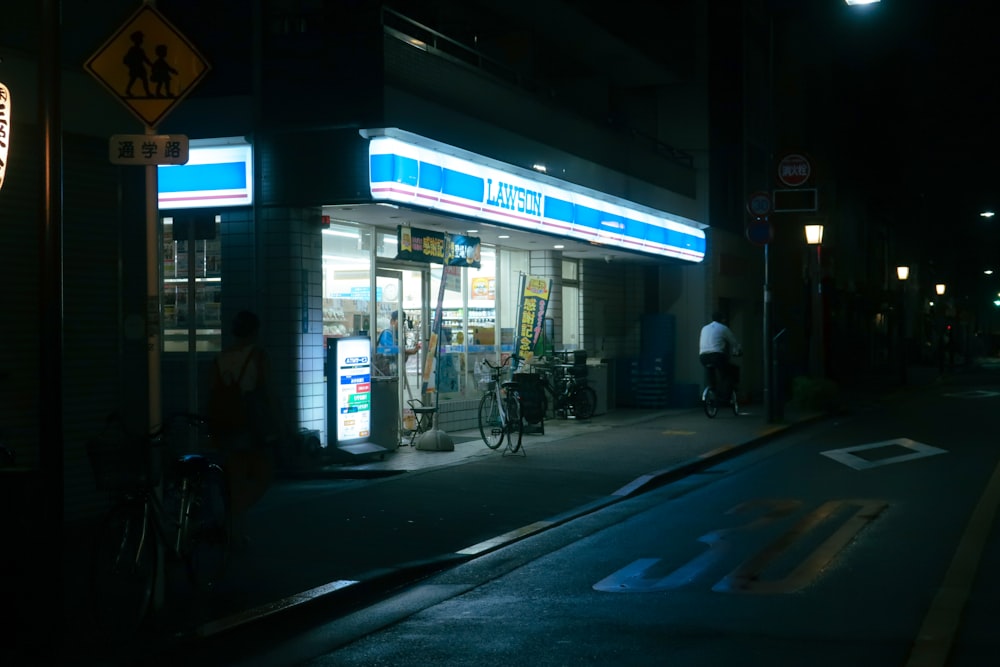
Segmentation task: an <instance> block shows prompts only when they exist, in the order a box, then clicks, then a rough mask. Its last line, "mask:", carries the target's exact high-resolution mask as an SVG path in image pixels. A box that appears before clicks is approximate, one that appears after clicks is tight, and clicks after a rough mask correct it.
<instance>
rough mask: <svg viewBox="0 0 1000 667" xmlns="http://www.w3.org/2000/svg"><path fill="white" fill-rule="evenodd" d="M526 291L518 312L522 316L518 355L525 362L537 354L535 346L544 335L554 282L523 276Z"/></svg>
mask: <svg viewBox="0 0 1000 667" xmlns="http://www.w3.org/2000/svg"><path fill="white" fill-rule="evenodd" d="M521 279H522V281H523V285H524V289H522V290H521V297H520V298H521V303H520V305H519V306H518V308H517V312H518V313H520V314H521V318H520V320H519V324H518V335H517V354H518V356H520V357H523V358H524V360H525V361H528V360H529V359H531V357H532V355H533V354H534V353H535V345H537V344H538V339H539V338H540V337H541V335H542V323H543V322H545V309H546V308H548V305H549V295H550V294H551V293H552V281H551V280H549V279H547V278H543V277H541V276H521Z"/></svg>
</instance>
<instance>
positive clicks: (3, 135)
mask: <svg viewBox="0 0 1000 667" xmlns="http://www.w3.org/2000/svg"><path fill="white" fill-rule="evenodd" d="M9 147H10V90H8V89H7V86H5V85H3V84H2V83H0V188H2V187H3V177H4V176H5V175H6V174H7V149H8V148H9Z"/></svg>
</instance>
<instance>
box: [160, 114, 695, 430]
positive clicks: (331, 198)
mask: <svg viewBox="0 0 1000 667" xmlns="http://www.w3.org/2000/svg"><path fill="white" fill-rule="evenodd" d="M351 135H352V136H350V137H346V136H344V135H343V134H342V135H341V137H340V139H339V140H338V141H337V142H336V146H335V147H334V146H330V148H331V151H330V154H331V155H333V156H334V158H333V159H332V160H331V162H332V164H327V165H326V167H325V170H321V171H322V172H323V173H322V174H320V175H317V174H311V175H310V176H309V177H308V178H305V177H303V176H302V171H301V168H298V169H297V168H296V164H295V160H294V159H293V156H294V149H295V146H296V144H297V143H298V142H300V141H302V139H301V138H299V139H298V140H296V139H291V140H289V139H287V138H286V140H284V141H276V142H270V143H269V142H266V141H261V142H259V144H260V145H258V146H254V147H252V149H253V150H251V147H250V146H249V145H245V146H244V145H242V144H239V149H240V150H242V149H246V150H247V151H249V152H248V153H247V156H248V159H247V163H246V165H245V166H246V169H243V170H241V168H240V166H239V165H238V164H233V161H232V160H231V158H232V156H233V155H234V154H235V153H234V151H235V150H237V149H236V148H234V145H233V144H232V143H231V142H230V143H228V144H226V145H225V147H226V148H227V149H228V150H229V152H228V153H225V154H221V153H220V154H219V155H222V156H223V157H224V158H225V160H227V161H229V164H228V167H227V168H225V169H223V170H220V171H219V172H218V174H217V177H218V178H219V179H220V180H219V182H218V183H217V186H218V187H213V181H212V178H214V177H213V176H212V175H211V174H212V170H211V169H210V168H207V167H206V166H205V159H204V158H203V156H202V155H201V151H200V148H201V147H198V146H195V145H192V151H191V152H192V164H190V165H186V166H182V167H161V168H160V172H161V184H162V183H166V184H171V183H173V184H177V183H179V182H183V181H184V179H182V178H180V177H179V175H180V174H182V173H183V171H182V170H187V169H191V168H192V167H195V168H198V169H200V174H199V176H198V179H197V180H196V182H197V183H199V184H200V186H201V188H202V189H201V190H200V191H193V190H189V191H184V192H183V193H182V194H180V195H179V194H178V191H177V189H176V187H173V188H172V189H173V191H172V192H168V191H165V190H169V189H170V188H166V189H164V188H163V187H162V186H161V193H160V202H161V210H163V218H164V258H165V264H164V275H165V276H166V277H165V280H164V308H165V310H166V309H167V308H169V307H171V306H173V312H174V313H178V314H179V313H181V312H182V311H183V313H184V314H183V322H184V327H180V326H177V327H175V328H174V329H173V330H171V331H168V332H166V333H165V340H167V341H168V347H167V349H166V350H165V353H166V354H168V355H169V354H175V355H179V356H185V357H191V356H194V357H199V356H200V357H202V358H204V357H206V356H207V355H208V353H210V352H212V351H213V350H216V349H218V348H219V347H220V346H221V345H222V339H223V327H222V324H223V323H224V322H226V321H227V320H228V318H229V317H230V316H231V314H232V313H234V312H235V311H236V310H238V309H239V308H242V307H248V306H249V307H253V308H255V309H257V310H258V311H260V312H261V314H262V317H263V320H264V322H265V328H266V331H265V342H266V343H267V344H268V345H269V347H270V348H271V351H272V355H276V356H277V359H276V365H277V367H278V368H279V369H281V372H279V374H278V376H279V380H278V381H279V382H282V383H283V384H284V385H285V386H284V390H283V391H282V395H283V396H284V397H285V398H284V400H285V401H286V403H287V404H286V406H285V408H286V411H287V412H288V414H289V415H290V416H291V417H292V420H293V422H294V424H295V425H297V426H298V427H300V428H305V429H313V430H315V431H318V432H319V433H320V434H321V440H322V444H323V445H324V446H328V445H334V444H336V443H335V442H333V441H334V439H335V436H334V435H333V434H332V431H331V427H332V424H331V423H330V422H331V421H332V418H331V415H330V414H329V413H328V403H329V401H328V398H327V397H328V392H327V391H326V387H325V384H324V383H325V381H326V378H325V375H324V366H325V364H324V359H325V356H324V355H325V349H326V348H327V347H328V346H329V344H330V339H331V338H342V337H352V336H367V337H368V338H369V339H370V340H371V352H372V359H373V362H377V363H373V366H372V375H373V378H372V379H373V383H377V382H378V381H383V380H390V381H392V382H393V384H392V387H393V389H392V393H393V394H394V400H393V401H391V403H390V404H389V405H391V407H389V408H388V412H390V413H393V414H391V416H390V415H385V414H378V415H374V416H373V419H372V421H373V423H377V424H380V425H383V426H384V424H385V423H387V422H390V427H389V428H381V430H380V429H374V430H376V431H378V432H376V433H373V438H375V439H377V440H380V441H381V442H379V443H378V444H380V445H382V446H387V447H395V446H396V444H398V438H399V432H400V427H401V426H404V425H405V422H404V420H405V416H406V415H405V413H406V408H407V405H408V404H409V402H410V401H411V400H413V399H417V400H422V401H424V402H425V403H432V404H435V405H438V406H439V414H440V419H439V426H441V427H442V428H444V429H452V430H456V429H463V428H474V427H475V419H476V415H475V408H476V405H477V401H478V397H479V395H480V391H481V387H480V384H479V380H480V379H481V362H482V361H483V360H484V359H489V360H491V361H499V360H500V359H501V358H502V356H503V355H504V354H509V353H510V352H512V351H514V350H515V349H517V350H519V351H520V352H521V353H522V355H524V356H531V355H532V354H544V353H551V351H552V350H573V349H579V350H586V349H587V347H588V344H587V341H588V336H589V334H588V331H587V324H586V323H587V321H588V317H587V309H588V299H587V292H588V290H594V289H605V290H606V289H607V287H606V286H605V288H601V286H600V285H598V284H597V283H596V282H595V281H596V280H598V278H596V277H594V276H587V275H585V271H584V266H585V262H584V259H583V258H585V257H588V256H589V257H595V256H596V257H599V258H603V261H604V262H609V263H610V262H612V261H614V262H615V263H616V264H615V265H614V266H619V267H620V266H623V265H625V264H627V263H629V262H631V261H648V260H650V259H652V260H654V261H660V262H670V263H674V264H690V265H693V264H698V263H700V262H701V261H702V260H703V259H704V257H705V233H704V225H702V224H700V223H698V222H695V221H694V220H692V219H690V218H686V217H684V216H680V215H675V214H671V213H668V212H665V211H659V210H655V209H652V208H649V207H646V206H642V205H639V204H636V203H634V202H630V201H626V200H624V199H621V198H617V197H613V196H610V195H607V194H605V193H601V192H599V191H596V190H594V189H590V188H585V187H581V186H579V185H576V184H573V183H570V182H568V181H565V180H560V179H557V178H554V177H552V176H549V175H547V174H545V173H540V172H539V171H538V170H533V169H528V168H522V167H516V166H513V165H510V164H506V163H502V162H499V161H497V160H493V159H491V158H488V157H485V156H482V155H478V154H475V153H472V152H469V151H466V150H463V149H460V148H457V147H454V146H450V145H447V144H443V143H440V142H436V141H433V140H431V139H428V138H425V137H422V136H418V135H416V134H412V133H409V132H405V131H401V130H398V129H393V128H382V129H369V130H361V131H360V132H358V131H353V132H352V133H351ZM237 143H239V142H237ZM206 148H207V147H206ZM215 148H216V149H218V146H216V147H215ZM333 148H335V149H336V150H332V149H333ZM254 153H256V155H255V154H254ZM195 162H197V163H198V164H194V163H195ZM235 162H237V163H239V160H236V161H235ZM168 170H180V171H178V172H177V174H176V175H175V174H170V173H169V172H168ZM223 178H225V179H226V180H225V182H223V180H222V179H223ZM240 178H245V179H246V182H245V183H244V184H243V185H244V186H245V187H246V191H245V192H244V191H241V195H240V196H245V197H246V201H245V202H230V201H227V204H235V206H225V207H224V206H221V205H220V204H219V202H220V201H223V200H225V199H226V198H228V197H232V196H233V192H234V191H239V190H240V183H238V181H239V180H240ZM309 182H311V183H313V184H314V185H313V186H312V189H310V186H309ZM255 185H256V187H257V188H258V189H259V191H260V192H262V193H263V195H262V196H257V197H255V196H254V194H253V190H254V186H255ZM223 186H225V187H223ZM213 190H216V191H215V192H213ZM181 200H183V203H178V202H181ZM198 202H202V204H201V205H200V207H199V204H198ZM206 204H208V205H206ZM181 206H184V207H189V208H188V210H187V211H186V212H193V213H196V214H197V215H199V216H200V217H201V219H202V221H203V222H202V223H201V224H202V227H203V228H205V227H206V225H208V224H209V223H208V222H207V220H208V219H209V218H211V220H212V222H211V225H210V226H211V227H212V229H211V230H210V232H209V230H207V228H206V229H204V230H203V231H204V232H205V233H204V234H201V233H199V232H196V231H192V229H193V226H191V225H187V223H184V225H183V234H187V235H188V237H187V238H182V234H181V233H179V232H178V230H179V229H180V228H179V227H175V224H176V222H175V220H174V218H177V219H178V220H180V219H182V218H183V217H184V216H176V215H175V216H171V215H169V213H170V211H169V208H171V207H176V208H179V207H181ZM199 235H203V236H205V237H206V238H195V237H197V236H199ZM168 243H169V244H171V245H170V246H169V247H168ZM189 249H190V250H191V251H192V252H191V253H189V252H188V250H189ZM188 255H190V260H191V261H189V258H188ZM192 271H193V272H194V275H193V276H192V275H190V273H191V272H192ZM601 280H604V281H609V280H611V281H614V280H615V277H614V276H613V275H612V276H607V275H606V276H604V277H603V278H601ZM619 280H620V272H619ZM171 281H173V282H171ZM199 285H200V287H199ZM620 288H621V286H618V285H616V286H615V289H620ZM187 290H190V291H187ZM185 291H187V292H186V293H184V294H183V296H181V292H185ZM526 294H527V295H528V296H529V298H525V295H526ZM539 295H541V296H542V297H543V298H541V300H539V298H538V297H539ZM532 297H533V298H532ZM539 303H542V304H543V308H542V312H538V304H539ZM526 309H531V312H530V313H527V312H526ZM394 313H395V314H396V318H395V319H393V314H394ZM164 321H165V322H168V323H169V322H174V321H177V322H180V321H181V319H180V317H178V319H176V320H175V319H172V317H171V313H165V318H164ZM387 331H391V335H389V334H386V332H387ZM380 341H381V343H380ZM592 356H593V360H594V361H595V362H599V361H600V357H599V355H598V354H594V355H592ZM187 366H188V367H191V366H192V364H191V363H189V364H187ZM192 399H193V400H192ZM188 400H189V402H192V403H194V406H193V407H197V405H198V403H199V400H198V398H197V397H191V396H189V399H188ZM380 404H381V405H380ZM383 405H386V404H385V402H384V401H383V400H379V401H376V402H375V404H374V406H373V407H374V409H375V410H376V411H378V410H379V409H380V408H382V406H383ZM382 411H383V412H385V411H386V409H385V408H382Z"/></svg>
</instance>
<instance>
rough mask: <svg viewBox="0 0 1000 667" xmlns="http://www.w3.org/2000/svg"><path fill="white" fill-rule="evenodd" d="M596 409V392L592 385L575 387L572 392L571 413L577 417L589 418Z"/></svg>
mask: <svg viewBox="0 0 1000 667" xmlns="http://www.w3.org/2000/svg"><path fill="white" fill-rule="evenodd" d="M596 409H597V392H596V391H594V389H593V387H577V388H576V391H574V392H573V415H574V416H575V417H576V418H577V419H590V418H591V417H593V416H594V410H596Z"/></svg>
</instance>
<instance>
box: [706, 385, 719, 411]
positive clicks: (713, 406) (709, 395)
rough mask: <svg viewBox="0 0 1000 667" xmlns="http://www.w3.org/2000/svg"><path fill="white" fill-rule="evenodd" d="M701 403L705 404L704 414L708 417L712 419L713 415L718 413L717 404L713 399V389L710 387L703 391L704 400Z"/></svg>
mask: <svg viewBox="0 0 1000 667" xmlns="http://www.w3.org/2000/svg"><path fill="white" fill-rule="evenodd" d="M703 405H704V406H705V416H707V417H708V418H709V419H712V418H713V417H715V415H717V414H719V404H718V403H716V400H715V390H714V389H712V388H711V387H709V388H708V389H707V390H706V391H705V400H704V402H703Z"/></svg>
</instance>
